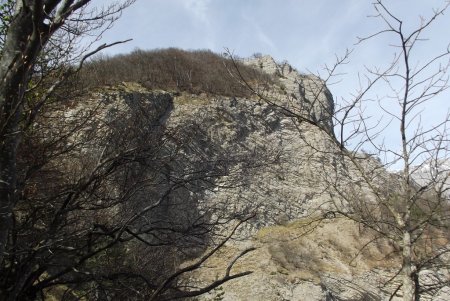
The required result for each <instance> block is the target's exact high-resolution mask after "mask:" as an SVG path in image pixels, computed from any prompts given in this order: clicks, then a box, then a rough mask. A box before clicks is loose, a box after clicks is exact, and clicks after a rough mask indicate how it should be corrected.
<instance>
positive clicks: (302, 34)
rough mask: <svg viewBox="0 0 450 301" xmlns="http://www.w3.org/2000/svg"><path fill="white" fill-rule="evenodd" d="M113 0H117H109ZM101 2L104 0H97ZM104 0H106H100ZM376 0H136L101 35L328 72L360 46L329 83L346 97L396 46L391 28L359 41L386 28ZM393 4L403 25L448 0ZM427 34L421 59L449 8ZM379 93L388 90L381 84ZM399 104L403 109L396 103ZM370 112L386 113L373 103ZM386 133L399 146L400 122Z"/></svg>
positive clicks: (448, 35)
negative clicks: (339, 57) (360, 77)
mask: <svg viewBox="0 0 450 301" xmlns="http://www.w3.org/2000/svg"><path fill="white" fill-rule="evenodd" d="M102 1H103V2H104V3H110V0H102ZM94 2H96V1H94ZM97 2H99V1H97ZM100 2H101V1H100ZM372 2H373V1H371V0H137V2H136V3H135V4H134V5H133V6H131V7H130V8H128V9H127V10H126V11H125V12H124V13H123V16H122V17H121V18H120V20H119V21H117V23H116V24H115V26H114V27H113V28H112V29H111V30H110V31H109V32H107V33H106V34H105V35H104V37H103V40H102V42H113V41H117V40H123V39H128V38H132V39H133V41H131V42H129V43H127V44H122V45H118V46H116V47H113V48H110V49H108V50H107V53H108V54H116V53H127V52H130V51H132V50H133V49H135V48H140V49H155V48H166V47H179V48H182V49H210V50H212V51H214V52H218V53H222V52H223V51H224V49H225V48H228V49H230V50H231V51H232V52H234V54H236V55H238V56H241V57H247V56H250V55H252V54H254V53H262V54H270V55H271V56H272V57H274V58H275V59H276V60H277V61H283V60H287V61H288V62H289V63H290V64H291V65H293V66H294V67H295V68H296V69H298V70H299V71H301V72H308V71H311V72H314V73H316V72H321V70H322V67H323V65H324V64H332V63H333V61H334V57H335V55H336V54H337V55H341V54H343V53H344V52H345V50H346V49H347V48H354V51H353V53H352V56H351V58H350V63H349V64H347V65H346V66H344V68H343V69H342V70H341V71H342V72H344V73H346V75H345V76H343V77H342V81H341V82H340V83H339V84H336V85H333V86H330V87H329V88H330V90H331V92H332V93H333V95H334V97H335V98H336V99H337V100H339V99H340V98H341V97H348V95H349V94H350V93H351V92H352V91H354V90H355V88H357V86H358V73H359V72H364V65H367V66H386V65H387V64H388V63H389V62H390V59H391V58H392V55H393V53H394V52H395V51H396V49H394V48H393V47H390V46H389V44H392V43H394V40H391V39H390V38H389V36H383V37H380V38H377V39H373V40H371V41H369V42H367V43H364V44H362V45H358V46H355V45H354V44H355V42H356V41H357V38H356V37H357V36H366V35H368V34H371V33H373V32H375V31H376V30H377V29H380V28H381V26H382V24H381V22H380V20H379V19H375V18H368V17H367V16H369V15H373V14H374V13H375V11H374V9H373V6H372ZM384 2H385V4H386V5H387V6H389V7H390V9H391V10H392V12H393V13H394V14H395V15H396V16H398V17H400V18H401V19H402V20H404V28H405V29H406V30H407V29H410V28H413V27H414V26H417V25H418V24H419V23H420V16H423V17H429V16H431V15H432V9H433V8H438V7H442V6H443V5H444V4H445V3H446V1H445V0H386V1H384ZM424 37H426V38H429V39H430V40H429V41H427V42H423V43H422V44H420V45H418V47H417V52H416V53H415V56H414V57H413V60H414V63H415V62H420V61H422V62H423V60H424V57H425V56H429V55H432V54H434V53H437V51H441V50H444V49H445V48H446V47H447V45H448V43H449V42H450V10H449V11H448V12H447V14H446V15H444V16H442V17H440V19H439V20H438V21H437V22H436V23H435V24H434V26H433V28H432V30H430V31H427V32H425V34H424ZM377 89H378V90H377V91H375V92H376V94H379V95H382V94H383V93H385V91H384V90H383V88H382V87H379V88H377ZM449 107H450V97H449V94H448V93H447V94H446V95H443V96H442V97H441V98H439V99H437V100H436V101H435V102H434V104H432V105H429V106H427V107H426V109H427V110H426V111H424V113H423V116H424V120H426V123H430V122H432V121H436V120H438V119H439V118H440V117H443V115H444V113H445V112H446V111H447V110H448V109H449ZM392 110H396V108H395V107H392ZM368 112H369V114H372V115H373V114H379V112H378V111H373V113H372V111H371V110H370V109H369V110H368ZM393 127H395V129H393V131H392V132H393V134H392V135H387V141H388V143H389V144H390V145H393V147H394V148H395V147H396V143H397V142H396V141H395V139H398V137H397V136H396V135H395V134H394V133H395V130H397V128H398V127H397V125H393Z"/></svg>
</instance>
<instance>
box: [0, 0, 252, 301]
mask: <svg viewBox="0 0 450 301" xmlns="http://www.w3.org/2000/svg"><path fill="white" fill-rule="evenodd" d="M132 2H133V1H132V0H128V1H124V2H121V3H119V2H117V3H116V2H115V3H113V4H110V5H109V6H107V7H104V8H102V9H97V8H95V7H92V6H91V4H92V3H94V1H89V0H56V1H52V0H48V1H47V0H46V1H4V2H2V6H1V10H2V11H1V13H2V16H3V15H5V16H8V18H6V17H5V18H3V17H2V24H1V28H0V29H1V30H0V34H3V35H2V36H1V43H2V50H1V57H0V76H1V79H2V81H1V83H0V95H1V96H0V141H1V142H0V143H1V144H0V173H1V174H0V275H1V276H0V299H1V300H17V299H20V300H35V299H39V298H40V299H45V297H46V296H48V295H53V296H59V297H61V298H62V299H74V298H80V297H83V296H84V297H86V298H92V299H93V298H96V299H103V300H108V299H111V298H112V299H122V300H126V299H137V298H153V299H156V298H159V299H160V298H165V299H171V298H172V297H177V298H182V297H186V296H196V295H199V294H202V293H204V292H207V291H208V290H211V289H213V288H215V287H217V286H218V285H220V284H221V283H223V282H224V281H228V280H231V279H234V278H236V277H240V276H245V275H247V274H248V273H249V272H243V273H239V274H236V275H233V274H232V273H231V269H232V267H233V265H234V263H235V262H236V260H237V259H238V258H239V257H241V256H243V255H245V253H246V252H247V251H245V252H243V253H241V254H239V255H238V257H237V258H236V260H234V261H233V262H231V263H230V265H229V266H228V267H225V274H224V276H223V277H221V278H220V279H218V280H217V281H215V282H213V283H209V284H207V285H205V286H204V287H200V288H198V289H193V288H192V287H191V286H189V285H186V286H181V285H180V283H181V282H180V277H181V276H183V275H184V274H185V273H187V272H189V271H191V270H195V269H198V268H200V267H201V266H202V265H203V263H204V262H205V261H206V260H207V259H208V258H209V257H210V256H211V255H212V254H214V253H215V252H216V251H217V250H218V248H220V247H221V246H223V244H224V243H225V242H226V241H228V240H229V238H230V235H232V234H233V233H234V231H235V229H236V227H237V226H239V225H240V224H242V223H243V222H245V221H246V220H247V219H248V218H249V216H246V217H243V216H241V217H239V218H238V219H236V218H235V217H233V216H232V214H229V215H227V214H219V213H217V212H214V211H213V210H214V208H207V207H206V208H202V210H201V212H200V211H199V210H198V207H197V205H198V201H199V199H201V197H202V194H204V193H205V191H206V190H207V189H212V187H213V186H214V185H215V180H216V179H218V178H220V177H222V176H224V175H227V170H228V169H227V164H229V163H227V162H228V161H226V160H224V158H223V157H221V156H220V154H219V155H217V156H216V157H214V158H210V160H206V161H205V160H204V159H205V157H207V156H208V155H209V154H205V153H203V152H202V151H201V149H202V148H201V147H198V146H196V145H194V144H195V141H194V139H191V138H192V135H193V131H194V130H195V129H194V128H190V127H189V126H186V127H184V129H183V131H181V130H177V129H175V130H166V129H165V128H164V125H163V121H162V120H164V118H165V116H166V114H167V112H168V111H169V110H170V107H171V106H172V97H171V96H170V95H169V94H167V93H162V94H158V93H150V92H148V93H141V94H139V93H134V94H133V93H131V94H130V93H126V91H121V90H120V89H119V90H118V91H116V92H114V93H104V95H103V96H102V97H100V98H97V99H96V100H97V102H96V101H90V100H91V99H90V97H92V95H90V94H88V93H85V91H80V89H79V87H78V86H77V83H79V82H77V81H76V77H74V75H76V74H77V72H78V71H79V70H80V69H81V67H82V66H83V63H84V62H85V61H86V60H87V59H88V58H89V57H90V56H92V55H93V54H95V53H97V52H98V51H100V50H102V49H104V48H106V47H109V46H112V45H114V44H116V43H122V42H124V41H119V42H116V43H113V44H109V45H106V44H104V45H101V46H99V47H97V48H94V49H92V48H89V46H91V45H88V47H87V48H86V47H82V46H80V44H78V41H79V39H80V38H81V37H83V36H84V35H88V34H92V33H96V34H97V35H98V36H100V35H101V32H102V31H103V30H107V29H109V28H110V26H111V24H112V23H113V22H114V21H115V20H116V18H117V17H118V16H119V15H120V13H121V12H122V10H123V9H125V8H126V7H127V6H129V5H130V4H132ZM99 32H100V34H99ZM95 41H96V39H94V42H95ZM68 79H70V80H71V82H69V81H68ZM89 95H90V96H89ZM133 97H137V98H133ZM110 98H115V99H122V101H123V102H125V103H121V104H117V103H115V102H114V101H112V100H111V99H110ZM130 98H132V99H130ZM111 103H112V104H114V105H117V106H118V107H114V108H111V107H108V105H111ZM136 121H140V122H141V123H137V122H136ZM193 126H195V125H193ZM197 134H198V133H197ZM183 139H184V140H183ZM205 139H206V137H205ZM213 213H214V214H213ZM250 216H251V215H250ZM234 223H235V224H236V227H232V225H233V224H234ZM230 227H231V228H232V229H231V230H230V232H229V235H224V234H221V235H218V234H220V233H223V232H224V231H225V230H226V229H230ZM221 229H222V230H223V231H221ZM208 248H211V250H210V251H208V252H207V253H206V255H204V256H202V257H201V258H200V260H199V261H197V262H196V263H195V264H193V265H191V266H189V267H187V268H184V269H180V268H179V266H178V265H179V264H180V263H181V262H182V261H183V260H184V259H190V258H192V257H193V256H197V255H199V253H201V252H203V251H205V250H207V249H208Z"/></svg>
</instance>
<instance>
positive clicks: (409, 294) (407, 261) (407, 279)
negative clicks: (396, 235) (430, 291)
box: [402, 231, 416, 301]
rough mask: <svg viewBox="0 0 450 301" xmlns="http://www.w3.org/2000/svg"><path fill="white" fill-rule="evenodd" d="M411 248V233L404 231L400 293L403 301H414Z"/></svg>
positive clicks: (414, 288) (414, 287)
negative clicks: (401, 292)
mask: <svg viewBox="0 0 450 301" xmlns="http://www.w3.org/2000/svg"><path fill="white" fill-rule="evenodd" d="M411 250H412V247H411V233H409V232H408V231H405V232H404V233H403V252H402V257H403V267H402V278H403V279H402V281H403V285H402V288H403V289H402V291H403V301H416V286H415V282H414V272H415V271H413V266H412V260H411V256H412V252H411Z"/></svg>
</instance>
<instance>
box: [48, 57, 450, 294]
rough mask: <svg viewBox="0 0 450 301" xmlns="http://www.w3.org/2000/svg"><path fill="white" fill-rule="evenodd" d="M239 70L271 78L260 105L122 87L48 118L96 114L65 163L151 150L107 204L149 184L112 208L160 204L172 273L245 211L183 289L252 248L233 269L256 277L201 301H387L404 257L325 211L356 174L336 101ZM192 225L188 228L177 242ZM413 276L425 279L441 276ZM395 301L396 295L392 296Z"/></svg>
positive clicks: (307, 81)
mask: <svg viewBox="0 0 450 301" xmlns="http://www.w3.org/2000/svg"><path fill="white" fill-rule="evenodd" d="M244 63H245V64H247V65H248V66H252V67H253V68H255V69H257V70H259V71H260V72H263V73H265V74H267V75H269V76H270V77H271V78H272V79H273V82H272V83H270V85H269V86H268V85H261V86H260V87H257V86H256V87H255V89H256V92H257V93H259V94H260V96H263V99H261V97H257V96H255V95H253V96H252V95H249V96H242V95H241V96H229V95H227V96H221V95H217V94H216V95H211V94H207V93H189V92H186V91H184V92H179V91H178V92H173V91H172V92H167V91H162V90H149V89H148V88H145V87H143V86H142V85H140V84H137V83H131V82H124V83H122V84H120V85H116V86H114V87H109V88H101V89H98V90H97V91H95V92H94V93H91V97H90V98H89V99H86V98H85V99H84V100H82V101H75V102H73V103H71V104H70V105H69V107H70V109H69V110H67V109H66V110H63V111H62V112H59V111H58V112H56V113H55V112H54V113H52V114H56V115H57V116H59V117H58V118H61V119H62V120H64V122H66V123H68V125H67V126H66V128H73V126H74V125H70V123H71V121H72V120H76V122H78V121H79V120H80V118H83V116H82V115H83V114H88V115H89V114H90V116H94V115H95V118H94V119H91V118H90V119H89V121H88V122H87V123H85V124H84V125H83V130H82V131H81V134H80V132H79V131H78V132H77V134H76V135H72V133H68V134H67V136H69V137H70V138H69V139H68V140H69V141H71V142H70V143H73V144H74V147H75V148H77V145H80V146H81V147H80V148H79V149H77V154H78V157H76V158H74V157H71V158H70V159H67V160H66V161H65V160H63V162H65V165H64V167H63V168H69V169H70V168H72V169H73V172H74V173H76V172H78V170H77V168H76V167H73V166H86V165H89V164H92V165H93V166H95V162H100V161H101V159H102V158H103V157H104V156H106V155H105V154H108V156H112V155H114V154H117V155H119V154H120V155H121V156H122V155H124V154H125V157H124V158H125V159H126V153H127V151H128V150H129V149H135V148H143V149H145V151H146V154H148V153H147V151H150V154H151V155H148V156H149V157H145V158H142V161H143V162H145V166H146V168H142V167H140V168H135V169H133V170H132V171H130V172H131V174H130V176H127V178H126V179H127V181H125V182H126V183H118V182H115V180H113V179H112V180H111V184H108V185H109V186H108V187H109V188H110V190H109V199H110V200H111V201H114V199H115V198H118V197H119V196H122V195H124V194H126V192H125V190H126V189H125V187H126V186H127V185H139V184H138V183H139V180H140V179H148V178H149V177H151V178H152V182H151V185H148V184H147V185H146V186H145V187H139V189H138V190H137V193H135V194H134V195H133V196H130V198H131V197H132V198H136V199H139V202H137V203H133V206H131V205H130V206H122V207H120V208H116V209H117V210H123V212H132V213H134V214H140V213H139V212H142V211H143V210H144V211H145V210H148V209H146V208H147V207H148V203H146V201H147V200H148V199H151V200H155V199H161V200H164V202H160V203H158V205H160V204H162V206H160V207H158V209H157V210H154V211H152V215H151V216H150V215H149V216H146V218H147V222H148V220H151V222H152V225H157V226H158V228H159V229H164V228H166V227H168V225H170V226H173V225H174V224H176V225H177V227H178V228H177V229H178V230H177V231H172V232H171V233H166V232H162V233H163V234H164V237H165V238H167V239H170V241H172V242H173V241H176V242H177V247H178V248H179V249H180V250H181V252H182V253H183V256H182V257H180V258H178V259H177V260H176V262H175V261H174V262H173V263H171V264H173V266H171V268H170V270H176V269H177V268H178V266H179V265H181V266H183V265H186V264H187V263H189V260H195V258H197V257H198V256H200V254H202V252H204V251H205V250H206V249H208V244H206V243H204V242H205V241H207V240H209V239H213V238H214V237H216V236H217V235H219V236H220V235H225V233H227V232H226V231H227V230H229V227H230V225H229V222H230V221H231V220H236V219H237V220H242V219H244V218H246V217H248V216H252V218H251V219H250V220H249V221H248V222H247V223H245V224H244V225H242V226H241V227H240V228H239V230H238V232H237V233H236V235H235V236H234V240H231V241H229V242H228V243H227V244H226V245H225V246H224V247H223V248H222V249H221V250H219V252H218V253H216V254H215V255H214V256H213V257H212V258H210V260H208V262H207V265H205V267H204V268H202V269H200V270H197V271H195V272H194V273H191V274H189V275H186V277H185V281H189V283H197V284H199V285H201V284H202V283H208V282H211V281H214V280H215V279H217V278H218V277H220V275H221V273H223V272H224V268H223V266H224V265H225V266H226V264H227V262H229V261H230V260H232V257H233V254H236V253H239V252H240V251H242V250H245V249H246V248H248V247H255V248H256V250H255V251H253V252H250V253H248V254H247V255H245V256H244V257H243V258H242V259H241V260H240V261H239V262H238V264H237V265H236V266H235V268H234V269H233V270H236V271H246V270H251V271H253V273H252V274H250V275H248V276H245V277H242V278H239V279H235V280H232V281H230V282H228V283H225V284H224V285H222V286H220V287H219V288H217V289H215V290H214V291H213V292H210V293H209V294H207V295H205V296H203V297H200V299H201V300H308V301H309V300H311V301H313V300H314V301H315V300H317V301H319V300H388V299H389V297H390V295H391V293H392V292H393V291H394V290H395V288H396V287H397V286H398V283H399V282H398V279H396V275H395V272H396V271H397V270H398V267H399V265H400V262H399V258H398V257H396V256H394V255H392V256H391V255H390V254H393V253H395V252H394V251H395V250H394V246H392V245H391V244H389V243H388V242H387V241H385V240H382V239H381V240H376V243H370V242H372V241H375V240H374V239H375V236H374V235H373V233H372V232H370V231H369V230H367V229H364V228H362V227H361V225H359V224H358V223H355V222H353V221H349V220H345V219H342V218H339V217H336V216H335V214H334V213H333V212H330V211H332V208H336V207H335V206H342V207H343V208H345V206H346V205H347V204H346V202H345V201H344V200H341V199H339V196H336V195H334V194H333V193H332V192H330V190H329V189H328V188H329V186H330V185H341V186H346V185H349V186H351V184H352V183H356V182H358V173H357V171H355V170H345V169H344V168H342V166H343V165H342V160H345V159H343V158H342V157H341V156H340V155H339V154H340V150H339V148H338V145H337V143H336V141H335V139H334V135H333V122H332V119H331V118H332V116H333V110H334V103H333V98H332V95H331V93H330V92H329V91H328V89H327V88H326V86H325V83H324V82H323V81H322V80H321V79H320V78H318V77H316V76H314V75H305V74H300V73H299V72H297V71H296V70H295V69H294V68H292V67H291V66H290V65H289V64H287V63H283V64H278V63H276V62H275V61H274V60H273V59H272V58H271V57H269V56H262V57H257V58H252V59H247V60H244ZM86 112H88V113H86ZM89 112H90V113H89ZM58 114H60V115H58ZM61 114H62V115H63V117H61V116H62V115H61ZM80 114H81V115H80ZM301 116H303V117H305V118H306V119H308V120H311V121H312V122H313V123H314V124H315V125H313V124H311V123H307V122H303V121H302V118H301ZM53 117H54V116H53ZM81 140H82V141H83V143H80V141H81ZM147 148H148V149H147ZM361 158H363V156H362V157H361ZM134 159H136V158H133V160H134ZM74 160H75V161H77V163H74V162H75V161H74ZM364 160H365V161H364V162H365V163H363V166H365V168H367V169H368V170H371V171H373V175H372V176H373V177H377V178H379V182H380V185H383V183H385V182H386V181H388V180H389V179H390V175H389V174H388V173H387V172H386V171H385V170H383V169H382V168H381V166H380V165H379V163H378V162H377V161H376V160H374V159H371V158H370V157H367V158H365V159H364ZM68 165H70V166H68ZM344 179H345V180H344ZM118 187H120V188H118ZM175 188H176V189H175ZM121 189H122V190H121ZM361 191H362V193H364V187H363V188H362V190H361ZM361 191H359V192H358V193H361ZM99 205H101V204H100V203H99ZM146 206H147V207H146ZM109 210H110V209H109ZM199 221H200V223H199ZM212 221H213V222H212ZM211 224H214V225H216V226H217V225H224V226H221V227H210V225H211ZM199 225H201V227H200V226H199ZM140 226H141V224H137V225H136V226H135V227H136V229H137V228H139V227H140ZM187 229H189V231H192V229H197V230H195V231H194V232H193V233H194V234H192V232H189V233H190V234H189V235H186V233H187ZM205 233H206V234H205ZM153 239H156V238H153ZM180 254H181V253H180ZM169 259H170V260H171V259H172V258H169ZM169 259H168V258H165V257H164V256H163V257H161V258H160V260H161V261H164V260H169ZM430 273H431V272H430ZM161 277H162V276H161ZM421 277H422V279H424V280H423V281H431V280H430V279H433V277H444V278H445V277H448V275H437V274H436V275H435V274H433V275H431V274H426V273H424V274H423V275H421ZM448 291H449V288H448V287H445V286H444V287H443V288H441V289H439V290H435V291H433V292H432V293H430V294H429V299H428V300H445V299H446V298H448V297H449V295H448ZM396 298H397V299H398V298H399V295H398V294H397V296H394V299H392V300H397V299H396ZM421 300H422V299H421ZM423 300H426V297H424V299H423Z"/></svg>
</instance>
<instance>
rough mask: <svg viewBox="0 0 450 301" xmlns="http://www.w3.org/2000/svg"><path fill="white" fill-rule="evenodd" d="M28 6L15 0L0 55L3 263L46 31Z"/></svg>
mask: <svg viewBox="0 0 450 301" xmlns="http://www.w3.org/2000/svg"><path fill="white" fill-rule="evenodd" d="M33 17H36V16H34V15H33V13H32V11H31V10H30V8H29V7H26V6H23V5H21V2H20V1H18V2H17V4H16V12H15V13H14V16H13V21H12V22H11V24H10V26H9V28H8V32H7V35H6V40H5V43H4V47H3V52H2V56H1V58H0V264H1V263H2V262H3V258H4V255H5V250H6V245H7V243H8V236H9V232H10V230H11V227H12V218H13V208H14V206H15V203H16V197H17V193H18V192H17V191H16V182H17V170H16V159H17V158H16V156H17V155H16V150H17V146H18V143H19V140H20V136H21V131H20V127H19V121H20V117H21V115H22V107H23V100H24V94H25V90H26V88H27V83H28V79H29V76H30V71H31V69H32V66H33V64H34V62H35V60H36V57H37V55H38V54H39V52H40V50H41V49H42V47H43V45H44V44H45V41H47V38H46V37H48V31H45V28H44V27H42V28H38V26H37V25H36V23H35V24H33Z"/></svg>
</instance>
